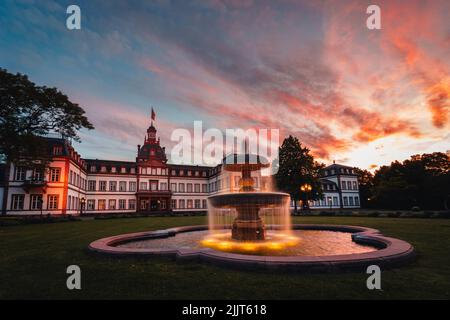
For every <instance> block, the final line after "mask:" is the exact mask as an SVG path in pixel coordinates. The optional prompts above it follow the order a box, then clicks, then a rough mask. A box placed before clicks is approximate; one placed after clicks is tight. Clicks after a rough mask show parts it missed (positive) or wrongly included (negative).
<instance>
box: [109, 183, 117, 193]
mask: <svg viewBox="0 0 450 320" xmlns="http://www.w3.org/2000/svg"><path fill="white" fill-rule="evenodd" d="M109 191H117V181H110V182H109Z"/></svg>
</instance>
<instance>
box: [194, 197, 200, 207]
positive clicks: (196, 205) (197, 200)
mask: <svg viewBox="0 0 450 320" xmlns="http://www.w3.org/2000/svg"><path fill="white" fill-rule="evenodd" d="M194 203H195V209H200V200H199V199H195V202H194Z"/></svg>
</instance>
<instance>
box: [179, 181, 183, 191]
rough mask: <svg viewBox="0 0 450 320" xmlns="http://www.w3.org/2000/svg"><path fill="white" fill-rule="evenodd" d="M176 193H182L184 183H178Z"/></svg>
mask: <svg viewBox="0 0 450 320" xmlns="http://www.w3.org/2000/svg"><path fill="white" fill-rule="evenodd" d="M178 191H179V192H184V183H179V184H178Z"/></svg>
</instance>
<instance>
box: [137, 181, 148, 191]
mask: <svg viewBox="0 0 450 320" xmlns="http://www.w3.org/2000/svg"><path fill="white" fill-rule="evenodd" d="M139 190H147V182H141V183H139Z"/></svg>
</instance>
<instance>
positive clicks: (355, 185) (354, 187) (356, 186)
mask: <svg viewBox="0 0 450 320" xmlns="http://www.w3.org/2000/svg"><path fill="white" fill-rule="evenodd" d="M353 190H358V184H357V183H356V181H353Z"/></svg>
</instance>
